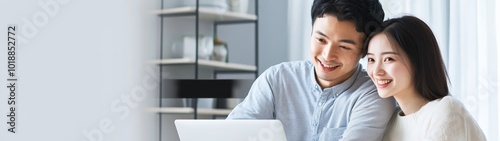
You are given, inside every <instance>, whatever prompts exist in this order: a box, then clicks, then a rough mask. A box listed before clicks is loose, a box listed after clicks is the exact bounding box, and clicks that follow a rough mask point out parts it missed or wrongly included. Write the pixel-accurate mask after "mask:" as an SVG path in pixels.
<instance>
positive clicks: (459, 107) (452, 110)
mask: <svg viewBox="0 0 500 141" xmlns="http://www.w3.org/2000/svg"><path fill="white" fill-rule="evenodd" d="M430 103H432V106H431V107H432V108H431V109H434V112H433V113H436V114H453V115H456V114H463V113H467V110H466V109H465V106H464V105H463V104H462V102H460V100H458V99H456V98H454V97H453V96H445V97H443V98H440V99H436V100H434V101H431V102H430Z"/></svg>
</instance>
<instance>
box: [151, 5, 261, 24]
mask: <svg viewBox="0 0 500 141" xmlns="http://www.w3.org/2000/svg"><path fill="white" fill-rule="evenodd" d="M199 12H200V19H201V20H204V21H215V22H231V21H255V20H257V16H256V15H253V14H245V13H237V12H223V11H220V10H217V9H211V8H200V9H199ZM158 15H160V16H195V15H196V7H179V8H169V9H163V10H160V12H158Z"/></svg>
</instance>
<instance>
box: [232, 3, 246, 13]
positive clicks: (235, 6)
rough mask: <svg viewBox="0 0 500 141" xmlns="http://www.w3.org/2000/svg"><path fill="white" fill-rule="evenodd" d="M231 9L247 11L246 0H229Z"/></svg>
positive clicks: (241, 11) (233, 10) (239, 11)
mask: <svg viewBox="0 0 500 141" xmlns="http://www.w3.org/2000/svg"><path fill="white" fill-rule="evenodd" d="M230 5H231V11H232V12H238V13H248V0H230Z"/></svg>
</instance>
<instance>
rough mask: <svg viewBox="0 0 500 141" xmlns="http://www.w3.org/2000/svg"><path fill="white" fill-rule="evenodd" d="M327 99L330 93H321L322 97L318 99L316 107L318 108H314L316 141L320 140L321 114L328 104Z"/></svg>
mask: <svg viewBox="0 0 500 141" xmlns="http://www.w3.org/2000/svg"><path fill="white" fill-rule="evenodd" d="M327 97H328V92H326V91H324V92H322V93H321V96H320V98H319V99H318V102H317V105H316V108H314V114H313V119H312V122H311V123H312V124H311V126H312V128H313V130H314V131H313V137H314V140H315V141H316V140H318V138H319V134H320V133H319V129H320V128H319V121H320V120H321V114H322V112H323V107H324V105H325V103H326V100H327Z"/></svg>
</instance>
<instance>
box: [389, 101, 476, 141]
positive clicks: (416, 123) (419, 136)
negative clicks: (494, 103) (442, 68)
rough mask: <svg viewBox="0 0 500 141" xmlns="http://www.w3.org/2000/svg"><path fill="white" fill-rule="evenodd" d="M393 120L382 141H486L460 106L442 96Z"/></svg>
mask: <svg viewBox="0 0 500 141" xmlns="http://www.w3.org/2000/svg"><path fill="white" fill-rule="evenodd" d="M396 111H397V112H395V113H394V115H393V116H392V119H391V121H390V122H389V125H388V126H387V130H386V133H385V135H384V141H448V140H449V141H485V140H486V137H485V135H484V133H483V131H482V130H481V128H479V125H478V124H477V123H476V121H475V120H474V119H473V118H472V116H471V115H470V114H469V112H468V111H467V110H466V109H465V108H464V106H463V105H462V103H461V102H460V101H458V100H457V99H455V98H453V97H452V96H445V97H443V98H441V99H437V100H434V101H431V102H429V103H427V104H426V105H425V106H423V107H422V108H421V109H420V110H419V111H417V112H415V113H413V114H410V115H406V116H401V115H400V113H401V110H400V109H399V108H398V109H397V110H396Z"/></svg>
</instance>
